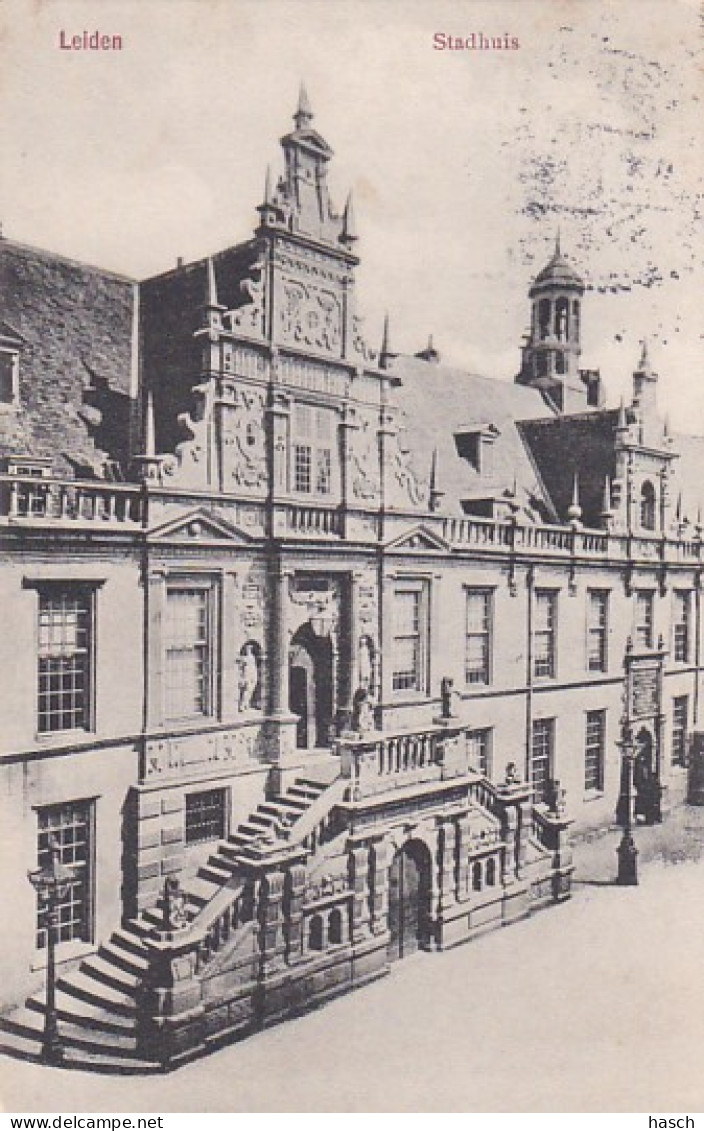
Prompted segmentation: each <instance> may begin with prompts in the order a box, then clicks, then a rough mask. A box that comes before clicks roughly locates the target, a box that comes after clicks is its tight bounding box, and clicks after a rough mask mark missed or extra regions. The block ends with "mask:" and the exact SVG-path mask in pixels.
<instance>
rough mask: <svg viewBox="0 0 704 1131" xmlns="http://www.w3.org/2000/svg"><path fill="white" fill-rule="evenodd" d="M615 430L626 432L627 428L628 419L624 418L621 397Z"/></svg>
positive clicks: (624, 412) (624, 409)
mask: <svg viewBox="0 0 704 1131" xmlns="http://www.w3.org/2000/svg"><path fill="white" fill-rule="evenodd" d="M616 430H617V432H626V431H627V430H628V421H627V420H626V405H625V403H624V400H623V397H621V401H620V403H619V406H618V422H617V424H616Z"/></svg>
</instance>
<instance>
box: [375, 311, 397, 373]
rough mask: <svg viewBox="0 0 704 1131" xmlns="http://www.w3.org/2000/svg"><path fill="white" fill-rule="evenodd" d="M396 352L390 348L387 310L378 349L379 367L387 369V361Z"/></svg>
mask: <svg viewBox="0 0 704 1131" xmlns="http://www.w3.org/2000/svg"><path fill="white" fill-rule="evenodd" d="M395 357H396V354H395V353H393V352H392V350H391V335H390V333H389V315H388V312H387V313H386V314H385V315H384V331H383V333H382V336H381V349H380V351H379V366H380V368H381V369H387V368H388V366H389V362H391V361H393V359H394V358H395Z"/></svg>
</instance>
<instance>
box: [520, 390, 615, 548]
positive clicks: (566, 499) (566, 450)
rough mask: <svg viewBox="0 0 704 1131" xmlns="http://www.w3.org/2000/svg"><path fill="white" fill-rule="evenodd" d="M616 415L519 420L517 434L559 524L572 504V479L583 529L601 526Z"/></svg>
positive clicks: (611, 468) (604, 411)
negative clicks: (543, 485) (529, 456)
mask: <svg viewBox="0 0 704 1131" xmlns="http://www.w3.org/2000/svg"><path fill="white" fill-rule="evenodd" d="M617 422H618V411H617V410H614V409H601V410H599V411H598V412H585V413H579V414H576V415H574V416H552V417H550V418H549V419H544V420H522V421H521V423H520V424H519V430H520V432H521V435H522V436H523V439H524V440H525V443H526V445H527V447H528V448H529V450H530V452H531V454H532V457H533V459H534V461H535V463H536V466H537V467H538V469H539V471H540V476H541V479H542V481H543V483H544V484H545V487H546V489H547V492H548V494H549V496H550V498H551V500H552V502H553V505H554V507H555V510H556V512H557V514H558V516H559V518H560V519H561V520H562V521H566V520H567V517H568V516H567V510H568V508H569V506H570V503H571V502H572V492H573V487H574V477H575V474H576V475H577V477H578V483H579V503H580V506H581V508H582V522H583V523H584V524H585V526H600V525H601V522H600V515H601V512H602V510H603V500H604V481H605V479H606V476H607V475H608V476H609V477H610V478H611V477H612V476H613V475H614V473H615V458H614V443H615V435H614V434H615V431H616V424H617Z"/></svg>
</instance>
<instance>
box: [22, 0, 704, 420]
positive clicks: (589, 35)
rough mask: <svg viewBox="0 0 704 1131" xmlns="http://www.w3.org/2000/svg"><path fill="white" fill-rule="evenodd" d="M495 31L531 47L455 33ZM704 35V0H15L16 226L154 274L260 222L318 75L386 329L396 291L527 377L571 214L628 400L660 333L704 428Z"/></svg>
mask: <svg viewBox="0 0 704 1131" xmlns="http://www.w3.org/2000/svg"><path fill="white" fill-rule="evenodd" d="M84 30H86V31H88V32H92V31H94V30H99V31H100V32H101V33H107V34H119V35H121V36H122V39H123V50H122V51H120V52H110V53H108V52H86V51H82V52H75V51H65V50H62V49H61V48H60V46H59V43H60V35H61V32H62V31H64V33H65V36H66V37H70V36H71V35H74V34H81V33H82V32H83V31H84ZM480 32H481V33H482V34H484V35H485V36H501V37H503V36H504V34H507V35H509V36H511V37H515V38H516V39H518V41H519V44H520V46H519V48H518V49H517V50H488V51H476V50H475V51H467V50H442V51H440V50H436V49H434V46H433V43H434V38H433V37H434V35H435V34H436V33H443V34H446V35H452V36H455V37H462V38H466V37H467V36H469V35H470V34H471V33H475V34H477V35H478V34H479V33H480ZM703 47H704V39H703V38H702V26H701V15H700V10H699V5H698V3H697V2H696V0H493V2H492V3H483V2H481V0H476V2H475V0H464V2H462V3H458V2H456V0H453V2H450V3H442V2H438V3H430V2H429V0H423V2H422V3H417V2H415V0H400V2H399V0H135V2H133V0H119V2H116V0H0V101H1V105H2V114H0V145H1V147H2V165H1V168H0V218H1V220H2V224H3V231H4V234H5V235H6V237H8V238H10V239H16V240H18V241H20V242H26V243H30V244H34V245H37V246H40V247H45V248H48V249H51V250H53V251H56V252H60V253H62V254H65V255H68V256H70V257H72V258H76V259H79V260H82V261H86V262H89V263H95V264H97V265H99V266H102V267H105V268H109V269H112V270H115V271H118V272H121V273H124V274H127V275H129V276H131V277H135V278H143V277H145V276H148V275H150V274H154V273H157V272H159V271H162V270H166V269H168V268H169V267H171V266H173V265H175V262H176V258H177V257H178V256H182V257H184V258H185V259H186V261H188V260H189V259H195V258H200V257H202V256H203V255H205V254H207V253H209V252H213V251H217V250H219V249H221V248H223V247H226V246H228V245H230V244H232V243H237V242H239V241H240V240H243V239H246V238H248V236H249V235H250V234H251V231H252V229H253V227H254V224H255V222H256V218H257V217H256V213H255V208H256V205H257V204H258V203H260V201H261V198H262V194H263V187H264V176H265V170H266V166H267V165H268V164H271V166H272V169H273V170H274V171H278V169H279V168H280V163H281V153H280V149H279V146H278V139H279V138H280V137H281V135H282V134H283V133H285V132H287V131H288V130H289V129H290V128H291V124H292V123H291V115H292V113H293V111H294V109H295V104H296V99H297V92H298V87H299V84H300V82H301V80H304V81H305V83H306V87H307V90H308V93H309V96H310V101H311V104H312V107H313V111H314V113H315V121H314V125H315V126H316V128H317V129H319V131H320V132H321V133H322V134H323V136H324V137H325V138H326V140H327V141H328V142H329V143H330V144H331V146H332V148H333V150H334V151H335V156H334V158H333V161H332V163H331V168H330V186H331V192H332V197H333V200H334V202H336V203H337V204H338V205H339V206H340V207H341V206H342V205H343V204H344V200H345V197H346V195H347V192H348V189H350V188H352V190H353V193H354V200H355V212H356V218H357V226H358V230H359V236H360V238H359V243H358V245H357V250H358V252H359V255H360V257H361V260H362V262H361V265H360V267H359V269H358V272H357V282H358V287H357V290H358V302H359V306H360V309H361V312H362V313H363V315H364V316H365V325H366V329H367V337H368V339H369V340H370V342H371V344H373V345H376V344H378V342H379V340H380V337H381V327H382V321H383V317H384V313H385V312H386V311H388V313H389V315H390V320H391V335H392V346H393V348H394V349H395V350H397V351H402V352H415V351H416V350H418V349H421V348H422V347H423V346H424V345H425V343H426V341H427V337H428V335H429V334H431V333H432V334H433V337H434V342H435V345H436V347H437V348H438V349H439V351H440V353H441V355H442V357H443V360H446V361H447V362H448V363H450V364H453V365H461V366H465V367H467V368H469V369H471V370H473V371H475V372H480V373H483V374H486V375H488V376H495V377H498V378H504V379H511V378H512V377H513V375H514V374H515V372H516V371H517V369H518V364H519V347H520V343H521V338H522V335H523V334H524V332H525V330H526V329H527V326H528V319H529V306H528V299H527V291H528V287H529V285H530V281H531V278H532V276H533V275H534V274H535V273H536V272H537V270H539V269H540V267H541V266H542V265H543V263H544V262H545V261H546V260H547V259H548V258H549V256H550V254H551V251H552V247H553V244H554V239H555V234H556V230H557V228H558V227H559V229H560V234H561V243H562V248H563V250H564V251H565V252H566V254H567V255H568V256H569V257H570V258H571V259H572V261H573V262H574V263H575V266H577V268H578V269H579V270H580V272H581V273H582V274H583V276H584V277H585V280H586V281H587V283H588V287H589V289H588V291H587V294H586V303H585V308H584V313H583V346H584V352H583V356H582V364H583V365H584V366H585V367H590V368H600V369H601V371H602V376H603V378H604V381H605V385H606V390H607V398H608V402H609V403H611V404H616V403H618V399H619V397H620V396H621V395H622V394H624V393H625V394H626V395H628V394H629V391H630V375H631V372H632V370H633V368H634V367H635V364H636V362H637V359H638V356H639V353H640V343H641V341H642V340H643V338H646V337H647V338H648V340H649V344H650V353H651V359H652V362H653V364H654V366H655V368H656V369H657V370H658V372H659V373H660V377H661V380H660V390H659V395H660V403H661V407H662V408H663V410H664V411H666V412H667V413H668V414H669V416H670V420H671V424H672V426H673V427H674V428H675V429H678V430H681V431H692V430H698V431H700V432H704V392H702V385H703V383H704V371H703V370H704V366H703V365H702V353H703V347H704V301H703V299H704V286H703V284H704V262H703V259H704V239H703V238H702V237H703V235H704V232H703V220H702V209H703V207H704V183H703V182H704V160H703V158H704V153H703V152H702V148H703V140H702V139H703V137H704V134H703V132H702V130H701V126H700V120H701V117H702V105H701V100H702V99H704V81H703V74H702V59H703V58H704V56H703V54H702V49H703ZM450 395H451V394H450Z"/></svg>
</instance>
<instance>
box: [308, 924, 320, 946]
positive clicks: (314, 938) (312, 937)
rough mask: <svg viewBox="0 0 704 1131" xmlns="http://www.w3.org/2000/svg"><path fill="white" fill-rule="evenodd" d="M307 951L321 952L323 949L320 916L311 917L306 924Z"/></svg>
mask: <svg viewBox="0 0 704 1131" xmlns="http://www.w3.org/2000/svg"><path fill="white" fill-rule="evenodd" d="M308 949H309V950H322V949H323V917H322V915H313V917H312V918H311V920H310V923H309V924H308Z"/></svg>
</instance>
